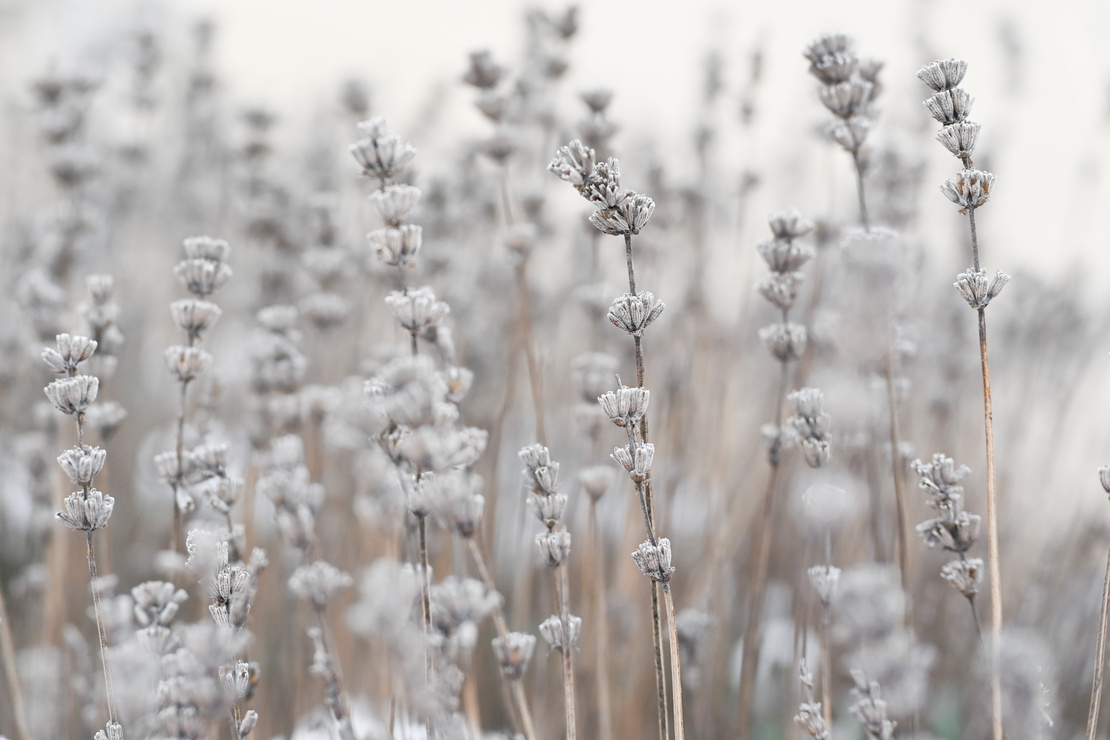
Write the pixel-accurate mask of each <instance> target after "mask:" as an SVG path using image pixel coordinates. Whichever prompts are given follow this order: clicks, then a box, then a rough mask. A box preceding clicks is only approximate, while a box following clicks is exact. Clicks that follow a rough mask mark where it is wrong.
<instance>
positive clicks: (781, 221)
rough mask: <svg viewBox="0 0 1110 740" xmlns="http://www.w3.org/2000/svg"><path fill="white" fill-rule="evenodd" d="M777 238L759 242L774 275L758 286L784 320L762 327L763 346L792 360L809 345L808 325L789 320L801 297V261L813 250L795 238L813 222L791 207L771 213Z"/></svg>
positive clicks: (779, 355)
mask: <svg viewBox="0 0 1110 740" xmlns="http://www.w3.org/2000/svg"><path fill="white" fill-rule="evenodd" d="M768 224H769V225H770V227H771V233H772V234H773V235H774V238H773V239H771V240H770V241H766V242H761V243H759V244H758V245H757V246H756V249H757V250H758V251H759V255H760V256H761V257H763V260H764V261H765V262H766V263H767V267H769V268H770V269H771V275H770V276H769V277H767V278H764V279H763V280H761V281H760V282H759V284H758V286H757V288H758V289H759V292H760V294H761V295H762V296H763V297H764V298H765V299H767V301H768V302H769V303H771V304H772V305H773V306H774V307H775V308H777V309H778V310H779V311H781V312H782V320H781V321H779V322H776V323H774V324H768V325H767V326H765V327H763V328H762V329H760V330H759V338H760V340H761V341H762V342H763V344H764V346H766V347H767V349H768V350H769V351H770V352H771V354H772V355H774V357H775V359H777V360H778V361H779V362H790V361H791V360H796V359H798V358H799V357H801V356H802V353H803V352H805V346H806V329H805V327H804V326H801V325H800V324H793V323H790V322H789V321H787V315H788V314H789V311H790V308H791V307H792V306H793V305H794V301H795V299H796V298H797V297H798V287H799V286H800V285H801V283H802V279H803V276H802V273H801V272H799V271H798V268H800V267H801V266H802V265H804V264H805V263H806V262H808V261H809V260H810V258H812V257H813V250H812V249H810V248H809V247H805V246H803V245H800V244H797V243H796V242H795V241H794V240H795V239H797V238H798V237H801V236H805V235H806V234H808V233H809V232H810V231H812V230H813V223H812V222H811V221H807V220H805V219H803V218H802V217H801V214H799V213H798V211H796V210H794V209H791V210H789V211H783V212H780V213H772V214H771V215H770V217H769V218H768Z"/></svg>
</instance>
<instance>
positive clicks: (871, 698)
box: [850, 668, 898, 740]
mask: <svg viewBox="0 0 1110 740" xmlns="http://www.w3.org/2000/svg"><path fill="white" fill-rule="evenodd" d="M852 680H853V681H855V684H856V686H855V688H854V689H852V695H853V696H854V697H855V699H856V703H855V704H853V705H852V707H851V710H850V711H851V712H852V716H854V717H855V718H856V719H857V720H859V723H860V724H861V725H863V729H864V731H865V732H867V737H868V740H894V728H895V727H896V726H897V724H898V723H897V722H894V721H893V720H890V719H887V716H886V702H885V701H883V698H882V696H881V694H880V691H879V684H878V682H876V681H871V680H869V679H868V678H867V674H866V673H864V672H863V671H861V670H860V669H858V668H854V669H852Z"/></svg>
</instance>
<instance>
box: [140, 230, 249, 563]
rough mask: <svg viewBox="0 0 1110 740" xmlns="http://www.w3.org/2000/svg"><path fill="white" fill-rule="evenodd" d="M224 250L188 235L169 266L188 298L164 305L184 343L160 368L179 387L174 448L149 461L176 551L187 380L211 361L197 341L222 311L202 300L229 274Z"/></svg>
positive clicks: (186, 456) (185, 473) (185, 506)
mask: <svg viewBox="0 0 1110 740" xmlns="http://www.w3.org/2000/svg"><path fill="white" fill-rule="evenodd" d="M230 253H231V247H230V246H229V245H228V243H227V242H226V241H224V240H223V239H213V238H212V237H208V236H197V237H192V238H189V239H186V240H185V259H184V260H182V261H181V262H179V263H178V264H177V266H176V267H175V268H174V275H176V276H177V279H178V281H179V282H180V283H181V284H182V285H183V286H185V289H186V290H188V291H189V292H190V293H191V294H192V295H193V297H192V298H185V299H182V300H179V301H174V302H173V304H171V306H170V310H171V312H172V313H173V319H174V323H176V324H177V326H178V328H180V329H181V330H182V331H184V332H185V334H186V337H187V342H188V343H187V344H185V345H180V344H178V345H173V346H171V347H168V348H167V349H166V351H165V353H164V358H165V361H166V368H167V369H168V370H169V372H170V375H172V376H173V377H174V379H175V380H176V381H177V383H178V385H179V386H180V392H179V405H178V412H177V434H176V443H175V445H174V449H173V450H172V451H171V452H164V453H161V454H160V455H159V456H158V457H157V459H156V460H155V463H156V464H157V466H158V468H159V472H160V473H161V475H162V478H163V479H164V480H165V481H166V482H167V483H168V484H169V485H170V488H171V490H172V492H173V495H172V499H173V532H172V533H171V535H170V542H171V548H170V549H171V550H172V551H173V552H180V550H181V544H182V543H181V534H182V531H181V530H182V514H183V513H185V512H189V511H192V510H193V509H194V508H195V507H196V502H195V501H194V500H193V497H192V496H191V495H190V493H189V491H188V481H189V479H190V477H191V476H192V475H193V472H194V469H193V459H192V454H191V453H190V452H189V451H188V450H186V449H185V421H186V413H187V410H188V403H187V402H188V392H189V384H190V383H192V382H193V381H194V380H196V379H197V378H199V377H200V375H201V374H202V373H203V372H204V371H205V370H206V369H207V368H208V366H209V365H211V363H212V355H210V354H208V353H207V352H205V351H204V350H202V349H201V348H200V347H199V346H198V345H199V344H200V341H201V339H203V337H204V335H205V334H206V333H207V331H208V330H209V329H211V328H212V326H213V325H214V324H215V323H216V321H217V320H218V319H219V318H220V315H221V314H222V313H223V312H222V311H221V310H220V307H219V306H217V305H216V304H215V303H213V302H211V301H209V300H208V298H209V296H211V295H212V294H213V293H214V292H215V291H216V290H217V289H218V288H220V287H221V286H223V284H224V283H226V282H227V281H228V280H229V279H230V278H231V266H230V265H228V264H227V258H228V256H229V255H230Z"/></svg>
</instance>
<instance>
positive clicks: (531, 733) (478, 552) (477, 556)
mask: <svg viewBox="0 0 1110 740" xmlns="http://www.w3.org/2000/svg"><path fill="white" fill-rule="evenodd" d="M466 546H467V549H468V550H469V552H470V559H471V560H473V561H474V567H475V569H476V570H477V571H478V578H479V579H481V581H482V583H484V584H485V586H486V588H487V589H489V590H490V591H496V590H497V588H496V584H495V583H494V581H493V576H492V575H490V572H489V568H488V567H487V566H486V559H485V557H483V555H482V549H481V548H480V547H478V542H477V541H476V540H475V539H474V538H473V537H467V538H466ZM493 626H494V629H495V630H496V632H497V636H498V637H500V638H501V639H505V638H507V637H508V636H509V625H508V624H507V623H506V622H505V613H504V611H503V610H502V609H501V605H500V604H498V605H497V607H496V608H495V609H494V610H493ZM498 673H499V674H500V675H501V680H502V681H503V682H505V683H507V684H508V688H509V692H510V694H511V697H512V704H511V705H510V710H514V711H513V715H514V716H515V717H518V718H519V720H520V731H521V732H522V733H523V734H524V737H525V740H535V737H536V730H535V728H534V727H533V725H532V712H531V710H529V708H528V697H527V696H526V695H525V693H524V687H523V686H521V685H520V681H513V680H510V679H509V678H508V677H507V676H505V674H504V673H502V672H501V671H498Z"/></svg>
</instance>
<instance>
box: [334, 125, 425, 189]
mask: <svg viewBox="0 0 1110 740" xmlns="http://www.w3.org/2000/svg"><path fill="white" fill-rule="evenodd" d="M356 128H358V132H359V133H360V134H361V135H362V138H360V139H359V140H358V141H356V142H355V143H354V144H351V146H350V152H351V156H352V157H354V158H355V161H356V162H358V163H359V165H360V166H361V167H362V174H363V175H365V176H367V177H377V178H378V179H379V180H381V181H382V182H383V183H384V182H385V181H387V180H389V179H390V178H392V177H394V176H395V175H396V174H397V173H398V172H400V171H401V170H402V169H404V167H405V165H407V164H408V163H409V162H411V161H412V158H413V157H415V156H416V149H414V148H413V146H412V145H411V144H408V143H406V142H403V141H401V139H400V137H398V136H396V135H395V134H390V133H388V132H387V131H386V126H385V119H384V118H380V117H379V118H372V119H370V120H369V121H362V122H361V123H359V124H357V126H356Z"/></svg>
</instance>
